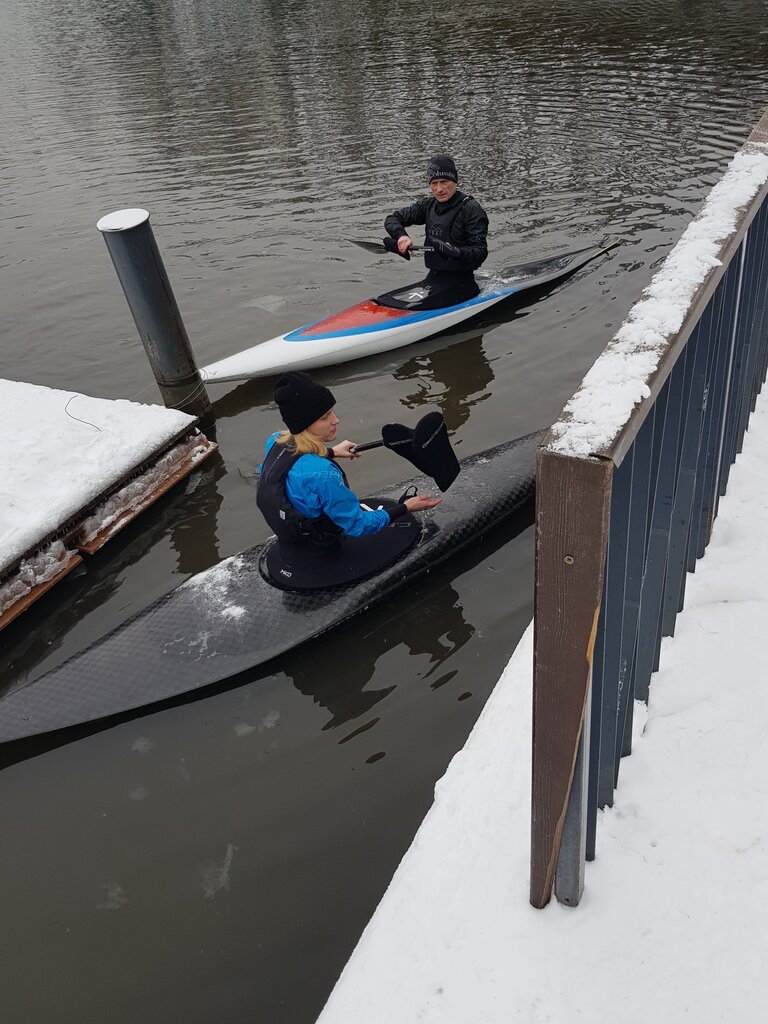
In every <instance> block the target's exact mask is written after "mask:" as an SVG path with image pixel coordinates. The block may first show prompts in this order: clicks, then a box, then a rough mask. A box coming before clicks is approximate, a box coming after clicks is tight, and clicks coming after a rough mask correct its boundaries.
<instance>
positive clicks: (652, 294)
mask: <svg viewBox="0 0 768 1024" xmlns="http://www.w3.org/2000/svg"><path fill="white" fill-rule="evenodd" d="M766 181H768V146H765V145H763V144H761V143H750V144H748V145H747V146H745V147H744V149H742V150H741V151H740V152H739V153H737V154H736V156H735V157H734V158H733V160H732V161H731V163H730V165H729V167H728V169H727V170H726V173H725V175H724V176H723V178H722V180H721V181H720V182H719V183H718V184H717V185H716V186H715V187H714V188H713V189H712V191H711V192H710V193H709V196H708V197H707V200H706V202H705V204H704V207H703V208H702V210H701V212H700V213H699V214H698V216H697V217H696V218H695V220H693V221H692V222H691V224H690V225H689V226H688V228H687V229H686V231H685V232H684V233H683V235H682V237H681V238H680V241H679V242H678V243H677V245H676V246H675V247H674V249H673V250H672V252H671V253H670V254H669V256H668V257H667V259H666V260H665V261H664V263H663V264H662V266H661V268H660V269H659V271H658V272H657V274H656V275H655V276H654V278H653V280H652V281H651V284H650V285H649V286H648V288H647V289H646V291H645V293H644V298H642V299H641V300H640V301H639V302H637V303H636V304H635V305H634V306H633V308H632V309H631V310H630V313H629V316H628V318H627V320H626V321H625V323H624V324H623V325H622V326H621V327H620V328H619V330H618V332H617V333H616V335H615V337H614V338H613V339H612V341H611V343H610V344H609V345H608V347H607V348H606V349H605V351H604V352H603V354H602V355H601V356H600V357H599V358H598V359H597V361H596V362H595V363H594V365H593V366H592V368H591V369H590V370H589V372H588V373H587V375H586V376H585V378H584V380H583V381H582V383H581V386H580V388H579V389H578V391H577V392H576V394H575V395H574V396H573V398H572V399H571V400H570V402H568V404H567V405H566V407H565V409H564V413H563V418H562V420H561V421H560V422H558V423H556V424H555V425H554V427H553V428H552V430H553V441H552V442H551V444H550V446H549V447H550V448H551V450H553V451H557V452H561V453H564V454H571V455H581V456H589V455H592V454H594V453H597V452H601V451H605V450H606V449H607V448H608V447H609V445H610V443H611V442H612V441H613V439H614V438H615V437H616V435H617V434H618V433H619V431H620V430H621V428H622V427H623V426H624V424H625V423H626V421H627V419H628V418H629V415H630V413H631V412H632V409H633V407H634V406H635V405H637V404H638V403H639V402H641V401H642V400H643V399H644V398H647V397H648V396H649V395H650V389H649V387H648V380H649V379H650V377H651V375H652V374H653V373H654V372H655V370H656V369H657V367H658V366H659V363H660V361H661V358H662V356H663V354H664V352H665V351H666V349H667V346H668V344H669V341H670V339H671V337H672V336H673V335H674V334H675V333H676V332H677V331H678V330H679V328H680V326H681V324H682V323H683V320H684V318H685V315H686V313H687V312H688V310H689V308H690V305H691V300H692V298H693V296H694V295H695V294H696V292H697V290H698V289H699V288H700V286H701V285H702V284H703V282H704V281H705V280H706V278H707V275H708V274H709V273H710V271H712V270H713V269H714V268H715V267H718V266H720V264H721V260H720V250H721V248H722V246H723V244H724V242H725V241H726V240H727V239H728V238H729V237H730V236H731V235H732V234H733V232H734V230H735V228H736V225H737V223H738V221H739V215H740V212H741V211H742V210H743V209H744V207H746V206H747V205H748V204H749V203H750V202H751V200H752V199H753V198H754V197H755V196H756V195H757V193H758V192H759V190H760V189H761V188H762V187H763V186H764V185H765V183H766Z"/></svg>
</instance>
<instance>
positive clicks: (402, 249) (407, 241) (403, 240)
mask: <svg viewBox="0 0 768 1024" xmlns="http://www.w3.org/2000/svg"><path fill="white" fill-rule="evenodd" d="M412 246H413V240H412V239H411V238H409V237H408V235H401V236H400V237H399V238H398V240H397V251H398V252H399V253H400V255H401V256H405V254H406V253H407V252H408V250H409V249H410V248H411V247H412Z"/></svg>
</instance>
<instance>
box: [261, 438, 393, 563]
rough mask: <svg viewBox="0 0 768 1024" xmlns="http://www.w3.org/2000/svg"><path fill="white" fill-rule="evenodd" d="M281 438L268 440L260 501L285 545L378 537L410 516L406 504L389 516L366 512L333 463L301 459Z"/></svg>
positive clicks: (312, 457)
mask: <svg viewBox="0 0 768 1024" xmlns="http://www.w3.org/2000/svg"><path fill="white" fill-rule="evenodd" d="M278 436H279V434H277V433H275V434H272V436H271V437H270V438H269V439H268V441H267V445H266V451H265V458H264V462H263V463H262V465H261V467H260V470H261V476H260V478H259V487H258V492H257V496H256V501H257V504H258V506H259V508H260V509H261V512H262V514H263V515H264V518H265V519H266V520H267V522H268V523H269V525H270V527H271V528H272V530H273V531H274V533H275V535H276V537H277V539H278V540H279V541H280V542H281V543H286V544H290V545H293V544H297V543H298V544H304V543H310V544H314V545H318V546H321V547H327V546H329V545H332V544H335V543H338V542H339V540H340V539H341V537H342V536H344V535H346V536H348V537H362V536H365V535H366V534H373V533H379V532H380V531H381V530H383V529H384V528H385V527H387V526H389V524H390V523H391V522H392V520H393V519H397V518H398V517H399V516H401V515H404V514H405V513H406V511H407V510H406V508H405V505H402V504H400V505H397V506H395V508H393V509H391V510H389V511H385V510H384V509H374V510H372V511H368V510H366V509H364V508H361V507H360V500H359V498H358V497H357V495H355V494H354V492H353V491H351V490H350V489H349V487H348V486H347V481H346V477H345V476H344V474H343V472H342V471H341V469H340V468H339V466H338V465H337V464H336V463H335V462H333V460H332V458H329V457H324V456H322V455H297V454H296V453H295V452H294V451H292V450H291V449H290V448H287V447H286V446H285V445H282V444H276V443H275V441H276V438H277V437H278Z"/></svg>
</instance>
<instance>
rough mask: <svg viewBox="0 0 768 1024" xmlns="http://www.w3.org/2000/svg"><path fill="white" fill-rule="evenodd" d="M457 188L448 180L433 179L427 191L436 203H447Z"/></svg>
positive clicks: (454, 183)
mask: <svg viewBox="0 0 768 1024" xmlns="http://www.w3.org/2000/svg"><path fill="white" fill-rule="evenodd" d="M458 187H459V186H458V185H457V184H456V182H455V181H450V180H449V179H448V178H435V179H434V180H433V181H430V183H429V190H430V192H431V193H432V195H433V196H434V197H435V199H436V200H437V201H438V203H447V202H448V200H449V199H450V198H451V197H452V196H453V195H454V193H455V192H456V189H457V188H458Z"/></svg>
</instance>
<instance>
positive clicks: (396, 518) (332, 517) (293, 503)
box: [256, 372, 440, 589]
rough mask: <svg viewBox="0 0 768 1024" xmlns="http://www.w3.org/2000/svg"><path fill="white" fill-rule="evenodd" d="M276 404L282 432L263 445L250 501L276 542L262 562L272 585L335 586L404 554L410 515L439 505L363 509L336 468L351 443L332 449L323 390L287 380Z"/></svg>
mask: <svg viewBox="0 0 768 1024" xmlns="http://www.w3.org/2000/svg"><path fill="white" fill-rule="evenodd" d="M275 402H276V403H277V407H278V409H279V411H280V416H281V418H282V420H283V422H284V423H285V425H286V427H287V428H288V429H287V430H285V431H282V432H280V431H278V432H276V433H274V434H272V435H271V436H270V437H269V439H268V440H267V444H266V455H265V459H264V462H263V464H262V466H261V475H260V478H259V485H258V492H257V496H256V501H257V504H258V506H259V509H260V510H261V512H262V514H263V516H264V518H265V519H266V520H267V523H268V524H269V526H270V527H271V529H272V530H273V531H274V533H275V536H276V537H277V544H274V545H272V547H271V549H270V552H269V554H268V556H267V561H268V569H269V575H270V577H271V578H272V580H273V582H275V583H278V584H279V585H281V586H284V587H286V588H288V589H317V588H320V587H325V586H334V585H338V584H339V583H342V582H350V581H351V580H353V579H359V578H361V577H362V576H366V575H369V574H370V573H371V572H375V571H376V570H377V569H379V568H383V567H384V565H387V564H388V563H390V562H392V561H394V560H395V559H396V558H398V557H399V556H400V555H401V554H403V553H404V552H405V551H406V550H407V549H408V548H409V547H410V546H411V545H412V544H413V543H414V541H415V539H417V538H418V533H419V527H418V524H417V523H416V521H415V520H414V519H413V518H412V517H411V516H410V515H409V513H411V512H417V511H421V510H423V509H428V508H434V507H435V505H437V504H439V502H440V498H433V497H431V496H430V495H427V494H417V495H415V496H414V497H410V498H405V500H402V501H399V502H387V503H386V506H387V507H384V503H381V506H380V507H379V508H375V509H372V508H368V507H367V506H362V505H361V504H360V500H359V499H358V498H357V496H356V495H355V494H354V493H353V492H352V491H351V490H350V489H349V487H348V486H347V480H346V476H345V475H344V473H343V471H342V470H341V468H340V467H339V466H338V465H337V464H336V460H337V459H355V458H359V455H358V454H357V453H356V452H354V451H353V449H354V442H352V441H341V442H339V443H338V444H333V442H335V440H336V430H337V427H338V425H339V422H340V421H339V419H338V417H337V416H336V415H335V413H334V412H333V407H334V405H335V404H336V399H335V398H334V397H333V394H332V393H331V392H330V391H329V390H328V388H326V387H323V385H322V384H318V383H316V382H315V381H313V380H312V378H311V377H310V376H309V375H308V374H306V373H302V372H292V373H285V374H283V375H282V377H280V379H279V380H278V382H277V386H276V387H275ZM329 446H330V447H329ZM390 526H392V527H394V526H400V527H401V528H398V529H397V530H394V529H388V528H389V527H390ZM406 534H408V535H409V536H406Z"/></svg>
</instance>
